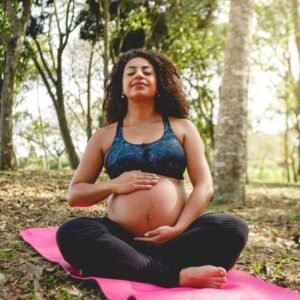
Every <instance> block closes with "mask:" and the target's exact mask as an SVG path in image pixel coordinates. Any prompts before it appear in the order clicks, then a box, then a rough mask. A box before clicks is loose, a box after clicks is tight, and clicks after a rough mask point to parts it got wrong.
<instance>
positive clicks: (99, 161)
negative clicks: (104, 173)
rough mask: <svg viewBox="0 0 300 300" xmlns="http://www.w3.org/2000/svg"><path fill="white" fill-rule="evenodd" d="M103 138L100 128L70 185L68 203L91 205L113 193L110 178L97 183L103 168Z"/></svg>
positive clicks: (89, 143)
mask: <svg viewBox="0 0 300 300" xmlns="http://www.w3.org/2000/svg"><path fill="white" fill-rule="evenodd" d="M103 138H104V133H103V129H100V130H98V131H97V132H96V133H94V135H93V136H92V137H91V139H90V140H89V142H88V144H87V147H86V149H85V151H84V154H83V156H82V159H81V161H80V164H79V166H78V168H77V170H76V172H75V174H74V176H73V178H72V181H71V183H70V186H69V191H68V203H69V205H70V206H71V207H74V206H77V207H86V206H91V205H93V204H96V203H98V202H100V201H102V200H104V199H106V198H107V197H108V196H109V195H110V194H112V193H113V188H112V184H111V181H110V180H108V181H105V182H100V183H97V184H95V182H96V180H97V178H98V176H99V174H100V172H101V170H102V168H103V150H102V147H101V140H102V139H103Z"/></svg>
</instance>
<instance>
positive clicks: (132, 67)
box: [125, 66, 152, 69]
mask: <svg viewBox="0 0 300 300" xmlns="http://www.w3.org/2000/svg"><path fill="white" fill-rule="evenodd" d="M137 68H138V67H136V66H128V67H126V68H125V69H137ZM151 68H152V66H142V69H151Z"/></svg>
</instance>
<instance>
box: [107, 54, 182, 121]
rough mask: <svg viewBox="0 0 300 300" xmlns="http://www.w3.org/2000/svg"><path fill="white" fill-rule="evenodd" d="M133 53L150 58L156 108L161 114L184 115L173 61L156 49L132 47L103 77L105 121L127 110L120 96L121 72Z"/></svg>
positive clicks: (115, 119)
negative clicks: (107, 74) (104, 78)
mask: <svg viewBox="0 0 300 300" xmlns="http://www.w3.org/2000/svg"><path fill="white" fill-rule="evenodd" d="M136 57H141V58H144V59H146V60H147V61H149V62H150V64H151V65H152V66H153V68H154V70H155V72H156V75H157V91H158V95H157V96H155V100H154V103H155V110H156V111H157V112H159V113H161V114H162V115H167V116H172V117H177V118H187V117H188V102H187V99H186V97H185V94H184V92H183V88H182V84H181V80H180V76H179V74H178V72H177V70H176V67H175V66H174V64H173V63H172V62H171V61H170V60H169V59H168V58H166V57H165V56H163V55H162V54H160V53H158V52H155V51H152V50H144V49H133V50H130V51H128V52H126V53H124V54H123V55H122V56H121V57H120V58H119V61H118V62H117V63H116V64H115V65H114V66H113V68H112V71H111V73H110V75H109V77H108V78H107V79H106V81H105V99H104V102H103V111H104V115H105V122H106V124H111V123H113V122H116V121H119V120H121V119H123V118H124V117H125V115H126V113H127V100H126V98H122V91H123V88H122V79H123V72H124V68H125V66H126V64H127V63H128V61H129V60H131V59H133V58H136Z"/></svg>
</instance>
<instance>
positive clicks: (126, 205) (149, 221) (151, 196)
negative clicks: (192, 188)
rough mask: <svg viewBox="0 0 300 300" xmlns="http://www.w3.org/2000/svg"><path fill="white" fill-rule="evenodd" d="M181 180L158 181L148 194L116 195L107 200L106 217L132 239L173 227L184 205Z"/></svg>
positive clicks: (162, 179)
mask: <svg viewBox="0 0 300 300" xmlns="http://www.w3.org/2000/svg"><path fill="white" fill-rule="evenodd" d="M185 200H186V194H185V191H184V186H183V183H182V181H181V180H176V179H171V178H168V177H161V178H160V180H159V182H158V183H157V184H156V185H154V186H153V187H152V188H151V189H149V190H139V191H135V192H132V193H130V194H126V195H115V196H113V197H112V198H110V199H109V200H108V216H109V218H110V219H111V220H113V221H115V222H117V223H118V224H120V225H121V226H122V227H124V228H125V229H126V230H128V231H129V232H131V233H133V234H134V235H135V236H142V235H143V234H144V233H145V232H147V231H149V230H153V229H155V228H157V227H159V226H162V225H169V226H173V225H175V223H176V221H177V219H178V217H179V215H180V213H181V211H182V209H183V206H184V204H185Z"/></svg>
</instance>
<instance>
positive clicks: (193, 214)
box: [175, 184, 213, 233]
mask: <svg viewBox="0 0 300 300" xmlns="http://www.w3.org/2000/svg"><path fill="white" fill-rule="evenodd" d="M212 195H213V187H212V186H211V185H207V186H203V185H200V184H199V185H196V186H195V187H194V189H193V191H192V193H191V194H190V196H189V198H188V200H187V202H186V204H185V206H184V209H183V211H182V212H181V214H180V216H179V218H178V220H177V222H176V225H175V228H176V229H178V231H179V232H180V233H182V232H183V231H185V230H186V229H187V228H188V227H189V226H190V225H191V223H192V222H193V221H195V220H196V219H197V218H198V217H199V216H201V215H202V214H203V212H204V211H205V209H206V207H207V205H208V203H209V201H210V199H211V197H212Z"/></svg>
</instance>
